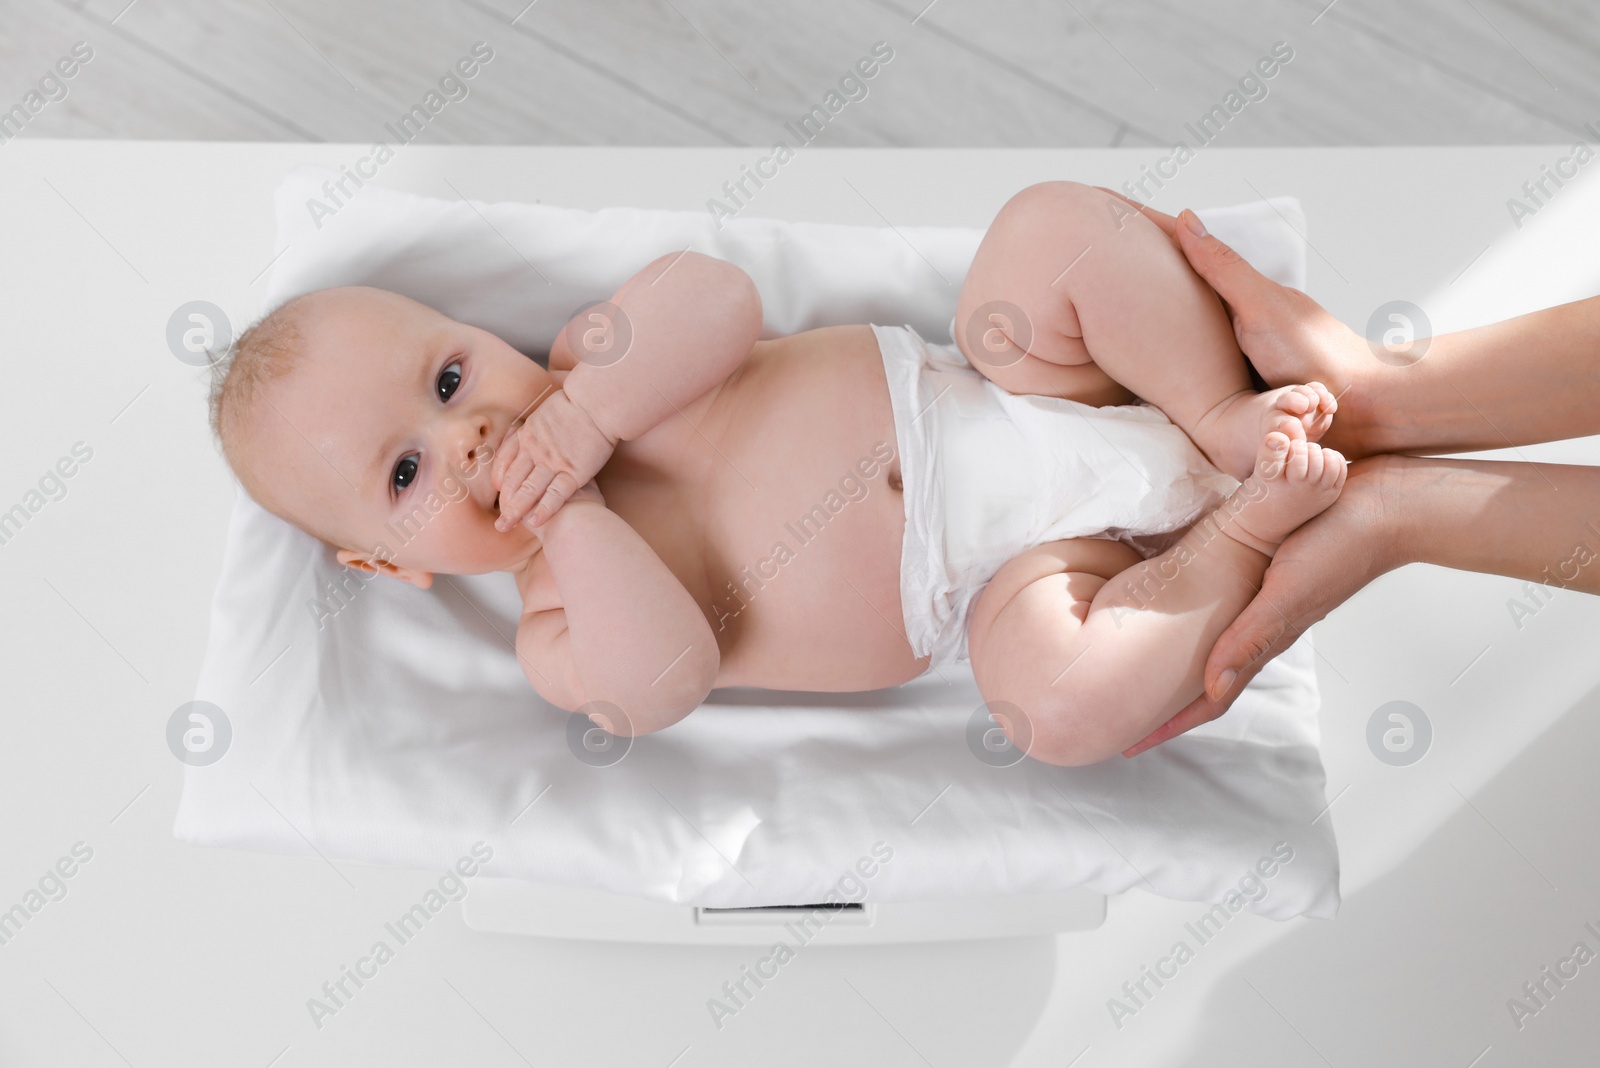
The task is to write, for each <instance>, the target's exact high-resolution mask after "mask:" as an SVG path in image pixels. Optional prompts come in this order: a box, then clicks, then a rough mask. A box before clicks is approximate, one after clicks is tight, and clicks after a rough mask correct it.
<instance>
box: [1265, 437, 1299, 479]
mask: <svg viewBox="0 0 1600 1068" xmlns="http://www.w3.org/2000/svg"><path fill="white" fill-rule="evenodd" d="M1292 440H1293V439H1292V438H1291V437H1290V436H1289V435H1288V434H1284V433H1282V432H1281V431H1277V430H1274V431H1272V432H1270V433H1268V434H1267V435H1266V436H1265V437H1263V438H1262V439H1261V448H1260V449H1259V450H1258V451H1257V453H1256V474H1257V475H1259V476H1260V477H1262V478H1267V479H1271V478H1277V477H1278V476H1279V475H1281V474H1282V473H1283V462H1284V460H1285V459H1286V458H1287V457H1288V455H1289V443H1290V442H1291V441H1292Z"/></svg>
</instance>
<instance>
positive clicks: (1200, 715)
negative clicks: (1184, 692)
mask: <svg viewBox="0 0 1600 1068" xmlns="http://www.w3.org/2000/svg"><path fill="white" fill-rule="evenodd" d="M1229 703H1231V702H1229ZM1227 710H1228V703H1222V704H1219V703H1218V702H1216V701H1213V700H1212V699H1211V698H1209V697H1207V696H1206V695H1205V694H1201V695H1200V696H1199V697H1196V698H1195V699H1194V700H1193V701H1190V702H1189V703H1188V704H1187V705H1184V706H1183V708H1182V709H1180V710H1179V712H1178V714H1177V715H1175V716H1173V717H1172V718H1171V719H1169V720H1167V721H1166V722H1165V723H1163V724H1162V725H1161V726H1159V727H1157V728H1156V729H1155V730H1153V731H1151V732H1150V733H1149V734H1147V735H1145V737H1144V738H1143V740H1141V741H1139V742H1136V743H1134V744H1133V745H1130V746H1129V747H1128V748H1126V749H1124V750H1123V751H1122V755H1123V756H1125V757H1134V756H1138V755H1139V754H1140V753H1142V752H1144V751H1145V750H1146V749H1154V748H1155V747H1156V746H1158V745H1160V744H1161V743H1162V742H1164V741H1166V740H1167V739H1169V738H1176V737H1177V736H1178V735H1180V734H1182V733H1184V732H1185V731H1190V730H1193V729H1194V728H1196V727H1198V726H1200V724H1202V723H1210V722H1211V721H1212V720H1214V719H1216V718H1217V717H1218V716H1220V715H1222V714H1223V713H1224V712H1226V711H1227Z"/></svg>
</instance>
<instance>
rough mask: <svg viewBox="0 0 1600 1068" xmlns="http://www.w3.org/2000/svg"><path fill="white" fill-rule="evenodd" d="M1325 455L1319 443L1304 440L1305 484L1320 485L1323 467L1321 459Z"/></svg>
mask: <svg viewBox="0 0 1600 1068" xmlns="http://www.w3.org/2000/svg"><path fill="white" fill-rule="evenodd" d="M1326 456H1327V454H1326V453H1325V452H1324V451H1323V448H1322V446H1321V445H1318V444H1317V443H1316V442H1312V441H1308V442H1306V484H1307V485H1309V486H1318V485H1321V483H1322V473H1323V468H1324V463H1323V461H1324V459H1325V458H1326Z"/></svg>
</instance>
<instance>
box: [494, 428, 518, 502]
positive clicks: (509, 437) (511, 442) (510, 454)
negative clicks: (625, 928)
mask: <svg viewBox="0 0 1600 1068" xmlns="http://www.w3.org/2000/svg"><path fill="white" fill-rule="evenodd" d="M521 453H522V439H521V438H520V437H519V436H518V434H517V432H516V431H515V430H513V431H511V432H510V433H508V434H506V436H505V437H504V438H502V439H501V441H500V448H499V449H498V450H497V451H496V452H495V454H494V462H493V463H491V464H490V465H489V484H490V485H492V486H493V487H494V488H495V489H497V490H498V489H500V488H501V487H502V486H504V485H505V484H506V468H508V467H510V466H511V461H512V460H515V459H516V458H517V457H518V456H519V455H521Z"/></svg>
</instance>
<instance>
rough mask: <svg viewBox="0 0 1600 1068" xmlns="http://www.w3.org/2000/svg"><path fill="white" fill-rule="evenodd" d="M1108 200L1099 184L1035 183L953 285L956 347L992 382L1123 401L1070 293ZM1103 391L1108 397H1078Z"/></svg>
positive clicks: (1108, 225)
mask: <svg viewBox="0 0 1600 1068" xmlns="http://www.w3.org/2000/svg"><path fill="white" fill-rule="evenodd" d="M1115 203H1117V204H1120V203H1121V202H1120V201H1116V202H1115ZM1112 204H1113V202H1112V198H1110V197H1108V196H1107V194H1106V193H1105V192H1103V191H1102V190H1098V189H1093V188H1091V187H1089V186H1084V185H1079V184H1077V183H1075V182H1044V183H1041V184H1039V185H1033V186H1029V187H1028V188H1027V189H1024V190H1022V191H1021V192H1020V193H1018V194H1016V195H1015V196H1013V197H1012V198H1011V199H1010V200H1009V201H1007V202H1006V204H1005V206H1004V207H1002V208H1001V209H1000V213H999V214H998V215H996V216H995V219H994V222H993V223H991V224H990V226H989V229H988V231H987V232H986V233H985V234H984V237H983V241H982V242H981V243H980V244H979V246H978V251H977V254H976V255H975V256H974V257H973V261H972V266H971V268H970V269H969V270H968V272H967V277H966V279H965V281H964V282H963V283H962V287H961V295H960V297H959V298H958V300H957V303H956V322H955V343H956V345H957V347H958V348H960V349H961V352H962V354H963V355H965V356H966V357H967V360H968V362H969V363H971V364H972V366H973V367H974V368H976V369H977V370H978V371H979V372H980V373H981V374H983V375H984V376H985V377H987V378H989V379H990V380H991V381H993V382H994V383H995V384H996V385H998V386H1000V387H1001V388H1003V389H1005V390H1007V391H1009V392H1011V393H1042V394H1049V395H1054V396H1068V397H1071V398H1072V399H1074V400H1084V402H1085V403H1095V404H1123V403H1128V401H1129V399H1131V397H1132V394H1130V393H1128V392H1127V391H1126V390H1122V389H1121V387H1119V386H1117V384H1116V382H1115V381H1114V380H1113V379H1112V378H1111V377H1110V376H1109V375H1107V374H1106V373H1105V372H1104V371H1103V370H1101V369H1100V368H1099V367H1097V366H1096V365H1095V363H1094V360H1093V358H1092V356H1091V355H1090V352H1089V349H1088V347H1087V346H1086V345H1085V344H1084V340H1083V327H1082V324H1081V322H1080V321H1079V318H1078V313H1077V309H1076V307H1075V306H1074V303H1073V300H1072V299H1071V296H1070V293H1071V291H1072V289H1073V288H1074V287H1073V286H1071V285H1069V283H1070V282H1072V281H1074V279H1073V273H1074V272H1081V273H1083V274H1088V273H1091V272H1093V271H1094V269H1095V267H1096V265H1095V264H1094V263H1092V262H1089V259H1090V257H1089V255H1088V254H1089V252H1090V250H1091V249H1093V248H1094V247H1095V244H1096V242H1100V243H1101V244H1104V243H1105V242H1107V241H1108V240H1109V236H1110V235H1111V234H1113V233H1115V232H1116V230H1117V227H1118V222H1119V220H1118V219H1117V217H1116V214H1115V210H1114V208H1113V206H1112ZM1108 292H1113V295H1114V291H1109V290H1108ZM1112 391H1116V394H1115V396H1114V399H1089V398H1088V397H1086V396H1080V394H1091V395H1096V396H1097V397H1098V396H1102V395H1103V396H1112V395H1113V394H1112Z"/></svg>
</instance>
